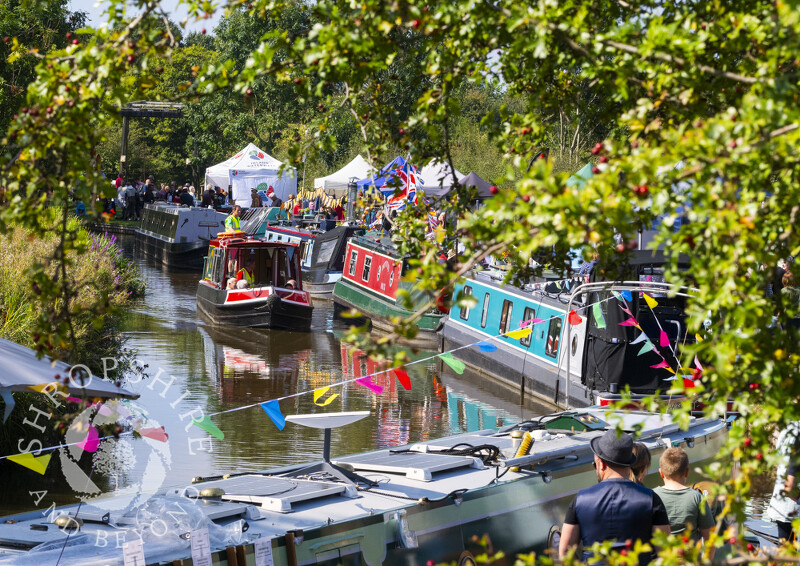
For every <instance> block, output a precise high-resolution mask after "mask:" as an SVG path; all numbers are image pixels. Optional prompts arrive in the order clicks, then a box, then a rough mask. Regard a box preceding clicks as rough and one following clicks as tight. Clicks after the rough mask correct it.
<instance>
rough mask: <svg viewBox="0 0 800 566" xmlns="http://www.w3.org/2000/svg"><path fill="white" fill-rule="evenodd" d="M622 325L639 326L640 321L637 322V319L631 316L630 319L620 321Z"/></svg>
mask: <svg viewBox="0 0 800 566" xmlns="http://www.w3.org/2000/svg"><path fill="white" fill-rule="evenodd" d="M619 325H620V326H639V323H638V322H636V319H635V318H633V317H630V318H629V319H628V320H623V321H622V322H620V323H619Z"/></svg>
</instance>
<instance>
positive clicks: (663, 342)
mask: <svg viewBox="0 0 800 566" xmlns="http://www.w3.org/2000/svg"><path fill="white" fill-rule="evenodd" d="M659 344H660V346H661V347H662V348H667V347H669V338H668V337H667V333H666V332H664V331H663V330H662V331H661V339H660V341H659Z"/></svg>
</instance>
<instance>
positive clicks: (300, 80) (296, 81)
mask: <svg viewBox="0 0 800 566" xmlns="http://www.w3.org/2000/svg"><path fill="white" fill-rule="evenodd" d="M302 82H303V79H301V78H300V77H297V78H296V79H295V80H294V84H296V85H299V84H300V83H302Z"/></svg>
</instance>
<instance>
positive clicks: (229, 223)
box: [225, 204, 242, 232]
mask: <svg viewBox="0 0 800 566" xmlns="http://www.w3.org/2000/svg"><path fill="white" fill-rule="evenodd" d="M241 213H242V207H241V206H239V205H238V204H236V205H234V206H233V210H231V214H230V216H228V217H227V218H226V219H225V231H226V232H237V231H238V230H241V229H242V228H241V225H240V224H239V215H240V214H241Z"/></svg>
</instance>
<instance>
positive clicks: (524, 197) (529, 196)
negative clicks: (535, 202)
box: [522, 195, 531, 202]
mask: <svg viewBox="0 0 800 566" xmlns="http://www.w3.org/2000/svg"><path fill="white" fill-rule="evenodd" d="M522 200H524V201H525V202H531V195H522Z"/></svg>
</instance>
